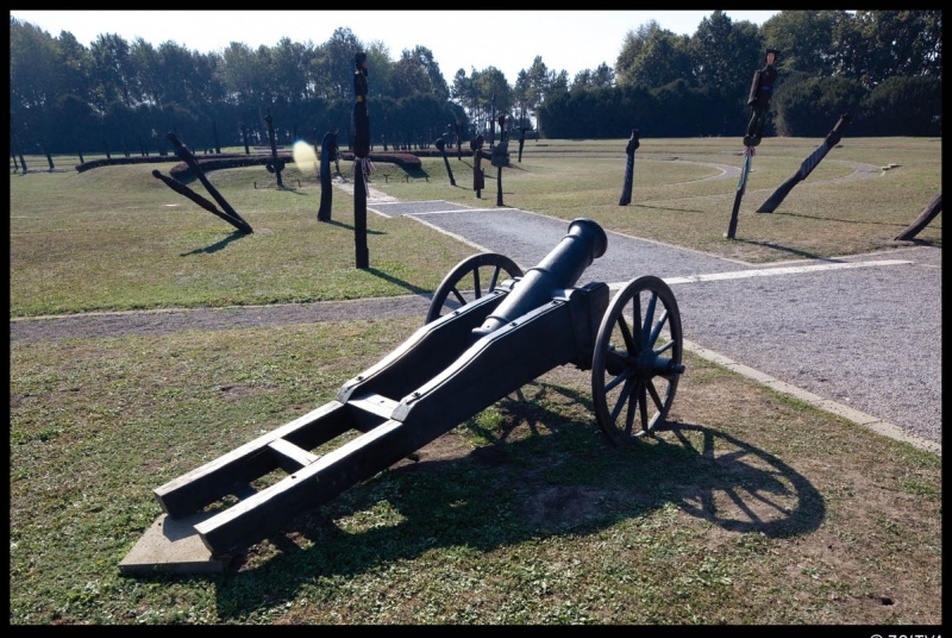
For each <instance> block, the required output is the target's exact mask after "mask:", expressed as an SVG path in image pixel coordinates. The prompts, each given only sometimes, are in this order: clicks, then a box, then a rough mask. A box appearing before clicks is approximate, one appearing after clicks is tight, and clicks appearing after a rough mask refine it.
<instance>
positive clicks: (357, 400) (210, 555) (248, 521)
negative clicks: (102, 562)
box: [120, 218, 684, 573]
mask: <svg viewBox="0 0 952 638" xmlns="http://www.w3.org/2000/svg"><path fill="white" fill-rule="evenodd" d="M607 247H608V236H607V235H606V233H605V231H604V230H603V229H602V228H601V226H599V225H598V224H597V223H596V222H594V221H592V220H590V219H584V218H580V219H576V220H574V221H572V222H571V223H570V224H569V228H568V231H567V233H566V234H565V236H564V237H563V238H562V239H561V241H559V243H558V244H557V245H556V246H555V248H553V249H552V251H551V252H549V254H548V255H547V256H546V257H545V258H544V259H543V260H542V261H541V262H539V264H538V265H537V266H535V267H534V268H530V269H529V270H528V271H527V272H525V273H523V272H522V271H521V269H520V268H519V267H518V266H517V265H516V264H515V262H514V261H513V260H512V259H510V258H509V257H506V256H504V255H501V254H499V253H491V252H483V253H479V254H476V255H473V256H471V257H469V258H467V259H465V260H463V261H462V262H460V263H459V264H458V265H457V266H456V267H455V268H454V269H452V270H451V271H450V272H449V273H448V274H447V275H446V277H445V278H444V279H443V281H442V282H441V284H440V285H439V287H438V288H437V290H436V292H435V293H434V295H433V299H432V302H431V305H430V308H429V312H428V313H427V316H426V321H425V323H424V325H423V326H422V327H421V328H419V329H418V330H417V331H416V332H415V333H414V334H413V335H412V336H410V337H409V338H408V339H407V340H406V341H405V342H403V343H402V344H401V345H400V346H398V347H397V348H396V349H394V350H393V351H392V352H390V353H389V354H387V355H386V356H384V357H383V359H381V360H380V361H379V362H378V363H376V364H375V365H373V366H371V367H370V368H368V369H366V370H364V371H363V372H361V373H359V374H357V375H356V376H355V377H353V378H352V379H351V380H349V381H347V382H346V383H344V384H343V386H342V387H341V388H340V389H339V391H338V392H337V395H336V397H335V399H334V400H332V401H330V402H328V403H326V404H324V405H322V406H320V407H318V408H317V409H315V410H313V411H311V412H309V413H307V414H305V415H303V416H301V417H299V418H297V419H295V420H293V421H291V422H290V423H287V424H285V425H283V426H281V427H279V428H277V429H275V430H273V431H271V432H270V433H268V434H265V435H263V436H260V437H258V438H256V439H255V440H253V441H251V442H249V443H247V444H245V445H243V446H241V447H238V448H237V449H235V450H233V451H231V452H229V453H227V454H225V455H223V456H221V457H219V458H217V459H215V460H213V461H211V462H209V463H207V464H205V465H203V466H201V467H199V468H197V469H195V470H193V471H191V472H188V473H186V474H184V475H182V476H180V477H178V478H175V479H173V480H171V481H169V482H168V483H166V484H165V485H162V486H161V487H159V488H157V489H155V490H154V495H155V497H156V498H157V499H158V501H159V503H160V504H161V506H162V509H163V511H164V514H162V515H161V516H160V517H159V518H158V519H157V520H156V522H155V524H154V525H153V526H152V528H151V529H150V530H148V531H147V532H146V533H145V534H144V535H143V537H142V539H141V540H140V541H139V543H138V544H137V545H136V547H134V548H133V550H132V551H131V552H130V553H129V554H128V555H127V556H126V558H125V559H124V560H123V562H122V564H121V565H120V569H121V570H122V571H124V572H126V573H142V572H151V571H156V570H160V571H176V572H195V571H219V570H221V569H222V568H223V567H224V565H225V564H226V563H227V559H228V557H229V555H230V554H232V553H234V552H236V551H238V550H241V549H242V548H244V547H247V546H248V545H251V544H254V543H256V542H258V541H260V540H263V539H265V538H267V537H268V536H269V535H270V534H274V533H278V532H280V531H281V530H282V529H283V528H284V527H285V526H286V525H287V524H288V523H289V522H290V520H291V519H292V518H293V517H294V516H296V515H297V514H299V513H300V512H301V511H303V510H306V509H311V508H315V507H318V506H320V505H321V504H323V503H326V502H328V501H330V500H331V499H333V498H334V497H336V496H337V495H339V494H340V493H342V492H343V491H344V490H346V489H348V488H350V487H352V486H354V485H356V484H358V483H360V482H361V481H364V480H366V479H369V478H371V477H373V476H374V475H375V474H377V473H379V472H381V471H383V470H385V469H387V468H388V467H390V466H391V465H393V464H394V463H396V462H398V461H400V460H401V459H404V458H406V457H408V456H411V455H412V454H413V453H414V452H416V451H417V450H419V449H420V448H422V447H423V446H425V445H426V444H428V443H430V442H431V441H433V440H434V439H436V438H437V437H439V436H440V435H442V434H444V433H446V432H448V431H449V430H451V429H452V428H454V427H456V426H457V425H459V424H460V423H461V422H463V421H465V420H466V419H468V418H470V417H472V416H474V415H476V414H477V413H479V412H480V411H482V410H483V409H485V408H487V407H489V406H490V405H492V404H493V403H495V402H496V401H498V400H500V399H503V398H505V397H506V396H507V395H509V394H511V393H513V392H515V391H517V390H518V389H519V388H521V387H522V386H524V385H525V384H527V383H530V382H532V381H533V380H534V379H536V378H537V377H539V376H541V375H542V374H544V373H546V372H548V371H549V370H551V369H553V368H555V367H557V366H562V365H567V364H571V365H574V366H576V367H578V368H579V369H581V370H591V382H592V395H593V405H594V407H595V420H596V421H597V423H598V425H599V426H600V428H601V429H602V430H603V431H604V433H605V434H606V436H607V437H608V439H609V440H610V441H612V442H613V443H616V444H623V443H624V442H625V441H627V440H629V439H630V438H632V437H637V436H640V435H641V434H643V433H645V432H648V431H650V430H652V429H654V428H656V427H658V426H659V425H660V424H661V423H662V422H663V421H664V420H665V418H666V417H667V414H668V412H669V410H670V407H671V404H672V402H673V400H674V395H675V391H676V389H677V386H678V380H679V378H680V376H681V374H682V373H683V372H684V364H683V363H682V353H683V339H682V334H681V315H680V312H679V310H678V305H677V302H676V301H675V298H674V295H673V294H672V292H671V290H670V288H669V287H668V286H667V284H665V283H664V282H663V281H662V280H661V279H660V278H658V277H655V276H651V275H646V276H642V277H638V278H635V279H632V280H631V281H629V282H628V283H627V285H624V286H623V287H622V288H621V289H620V290H619V291H618V292H617V293H615V295H614V297H612V298H611V299H609V287H608V284H606V283H603V282H591V283H588V284H586V285H583V286H581V287H576V286H575V284H576V282H577V281H578V280H579V278H580V277H581V275H582V274H583V272H584V271H585V269H586V268H587V267H588V266H589V265H591V263H592V262H593V261H594V260H595V259H597V258H598V257H601V256H602V255H603V254H604V253H605V251H606V250H607ZM335 446H336V447H335ZM276 474H277V475H279V478H275V475H276ZM266 483H269V484H266Z"/></svg>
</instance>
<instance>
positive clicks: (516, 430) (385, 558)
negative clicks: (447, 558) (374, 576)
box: [215, 382, 826, 621]
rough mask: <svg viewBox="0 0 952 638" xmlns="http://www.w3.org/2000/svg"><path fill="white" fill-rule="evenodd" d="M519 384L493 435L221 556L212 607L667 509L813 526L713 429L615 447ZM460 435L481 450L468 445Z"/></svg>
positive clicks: (401, 466) (798, 494) (570, 396)
mask: <svg viewBox="0 0 952 638" xmlns="http://www.w3.org/2000/svg"><path fill="white" fill-rule="evenodd" d="M523 389H524V390H530V389H531V391H532V392H533V395H534V396H533V397H531V400H530V401H525V400H521V398H522V393H521V392H519V393H517V395H518V397H519V398H513V396H516V395H511V396H510V397H509V398H506V399H504V400H503V401H500V402H499V403H498V404H497V405H496V407H497V409H498V410H499V411H500V413H501V414H502V422H503V423H504V425H502V426H500V427H499V428H496V429H494V430H493V431H492V432H489V431H486V430H485V429H483V428H482V427H481V426H480V425H479V424H478V423H479V421H478V419H471V420H470V421H469V422H467V423H466V424H463V425H462V426H460V427H459V428H457V429H455V430H452V431H450V432H449V433H448V434H447V435H444V436H443V437H441V438H440V439H437V441H436V442H434V444H431V445H435V444H436V445H438V446H439V447H438V448H436V452H435V453H434V451H433V450H434V448H428V447H424V448H423V449H422V450H421V452H422V460H420V461H418V462H415V461H412V460H405V461H402V462H400V463H398V464H396V465H395V466H393V467H391V468H390V469H389V470H387V471H385V472H382V473H381V474H379V475H378V476H377V477H375V478H374V479H372V480H371V481H368V482H366V483H363V484H361V485H359V486H355V487H353V488H351V489H349V490H347V491H345V492H344V493H343V494H341V495H340V496H339V497H337V498H336V499H334V500H333V501H331V502H329V503H327V504H325V505H324V506H322V507H320V508H318V509H316V510H312V511H307V512H302V514H301V515H299V516H298V517H297V518H296V519H294V522H293V523H292V524H291V526H290V527H289V528H288V529H287V530H286V531H285V532H284V533H282V534H275V535H272V536H271V537H270V538H269V539H268V540H267V541H266V542H263V543H260V544H258V545H256V546H254V547H252V548H249V550H248V551H247V552H245V553H244V554H242V555H239V556H235V557H234V560H233V562H232V565H231V567H230V568H229V572H230V574H229V575H226V576H217V577H215V578H216V580H217V581H218V582H217V585H216V586H217V588H218V600H219V603H218V608H219V609H220V610H229V611H228V613H227V614H225V615H228V616H232V617H235V618H240V617H244V616H247V615H248V614H250V613H252V612H253V611H254V610H256V609H258V608H260V607H263V606H269V607H271V606H274V605H275V604H276V601H282V600H292V599H293V598H294V597H295V596H296V595H299V593H300V585H301V583H303V582H312V581H313V580H314V579H315V577H316V576H320V577H329V578H332V579H333V578H334V577H337V576H341V577H344V578H348V577H352V576H354V575H357V574H362V573H365V572H367V571H370V570H373V569H375V568H377V567H379V566H380V565H386V564H388V563H394V562H399V561H405V560H413V559H415V558H417V557H419V556H420V555H422V554H424V553H425V552H427V551H428V550H432V549H433V548H437V547H453V546H459V547H466V548H467V551H476V552H480V553H483V552H491V551H493V550H495V549H498V548H500V547H505V546H510V545H518V544H520V543H523V542H525V541H528V540H530V539H539V538H546V537H551V536H559V535H568V534H571V535H572V536H574V537H581V536H586V535H590V534H594V533H596V532H598V531H599V530H602V529H605V528H607V527H610V526H612V525H614V524H616V523H618V522H620V521H623V520H626V519H632V518H639V517H645V516H647V515H649V514H651V513H652V512H654V511H656V510H659V509H661V508H663V507H665V506H668V505H672V504H673V505H674V506H675V507H677V508H679V509H680V510H681V511H683V512H685V513H687V514H689V515H691V516H695V517H698V518H701V519H704V520H706V521H709V522H710V523H712V524H714V525H717V526H719V527H721V528H722V529H724V530H727V531H730V532H735V533H755V534H763V535H765V536H767V537H769V538H783V537H790V536H797V535H803V534H806V533H808V532H810V531H813V530H815V529H817V528H818V527H819V526H820V524H821V523H822V521H823V520H824V518H825V515H826V508H825V504H824V501H823V498H822V496H821V495H820V493H819V492H818V491H817V490H816V488H815V487H813V485H812V484H811V483H810V482H809V481H808V480H807V479H806V478H805V477H803V476H802V475H800V474H798V473H797V472H796V471H794V470H793V469H792V468H791V467H789V466H787V465H785V464H784V463H783V462H782V461H780V460H779V459H778V458H776V457H775V456H773V455H771V454H768V453H767V452H765V451H764V450H761V449H758V448H756V447H754V446H752V445H749V444H747V443H745V442H743V441H740V440H738V439H735V438H733V437H731V436H729V435H727V434H725V433H723V432H719V431H717V430H715V429H713V428H709V427H705V426H701V425H696V424H687V423H672V424H670V425H669V426H668V427H666V428H665V429H664V430H663V431H662V432H659V433H658V435H657V436H654V435H652V436H646V437H641V438H638V439H634V440H632V441H631V444H630V445H625V446H617V447H616V446H612V445H611V444H609V443H608V442H607V441H606V439H605V438H604V436H603V435H602V434H601V432H600V431H598V429H597V426H594V424H593V423H591V422H586V423H580V422H579V421H578V420H575V419H572V418H570V417H566V416H565V412H564V409H560V410H552V409H550V408H548V407H545V406H547V405H551V404H552V403H553V402H561V403H564V404H565V405H567V406H568V405H571V404H575V405H577V406H578V407H579V408H580V409H582V408H584V407H585V406H586V405H588V404H589V403H590V401H589V400H588V399H587V398H585V397H583V396H582V395H581V394H580V393H577V392H574V391H572V390H568V389H566V388H563V387H561V386H555V385H550V384H546V383H539V382H535V383H533V384H530V385H529V386H526V387H524V388H523ZM589 407H590V406H589ZM472 440H482V441H489V442H488V443H486V444H484V445H480V446H478V447H476V448H475V449H473V448H472V445H471V444H470V443H468V442H467V441H472ZM431 457H433V458H432V459H431ZM381 507H383V509H384V510H389V511H395V512H397V513H398V514H397V515H396V516H394V515H391V516H389V517H387V518H388V521H393V522H386V523H384V522H382V523H381V524H379V525H378V526H376V527H370V528H369V529H366V530H365V531H361V532H349V531H346V525H347V522H346V521H347V519H349V518H351V517H354V516H355V515H356V517H357V518H366V517H368V516H372V515H373V514H372V511H373V510H374V509H375V508H377V509H379V508H381ZM335 521H337V523H335ZM579 542H583V543H584V541H579ZM236 571H237V572H239V573H237V574H236V573H235V572H236ZM236 576H237V577H236ZM249 592H261V594H260V596H252V595H251V594H250V593H249ZM222 620H225V621H227V618H223V619H222Z"/></svg>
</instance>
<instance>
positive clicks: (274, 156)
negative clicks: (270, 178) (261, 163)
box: [264, 111, 284, 188]
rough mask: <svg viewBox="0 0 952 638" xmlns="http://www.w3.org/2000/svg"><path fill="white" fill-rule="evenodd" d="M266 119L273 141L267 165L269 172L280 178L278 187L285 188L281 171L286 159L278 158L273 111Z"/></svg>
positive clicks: (269, 112)
mask: <svg viewBox="0 0 952 638" xmlns="http://www.w3.org/2000/svg"><path fill="white" fill-rule="evenodd" d="M264 121H265V122H266V123H267V124H268V140H270V142H271V162H270V163H269V164H267V165H266V166H265V168H267V169H268V172H269V173H274V175H275V177H276V178H277V179H278V188H284V182H283V181H282V180H281V171H283V170H284V161H283V160H280V159H278V147H277V145H276V144H275V141H274V119H273V118H272V117H271V111H268V114H267V115H266V116H265V118H264Z"/></svg>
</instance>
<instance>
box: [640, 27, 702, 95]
mask: <svg viewBox="0 0 952 638" xmlns="http://www.w3.org/2000/svg"><path fill="white" fill-rule="evenodd" d="M689 43H690V39H689V38H688V36H686V35H685V36H679V35H676V34H675V33H674V32H672V31H669V30H667V29H662V28H660V27H658V26H657V23H654V26H653V28H650V29H649V30H648V31H647V34H646V35H645V37H644V38H643V40H641V41H640V42H639V44H638V45H637V46H635V45H632V46H631V49H632V50H637V53H635V54H633V55H632V54H631V53H626V54H625V56H626V57H625V59H626V60H628V66H627V68H626V70H625V82H624V85H625V86H642V87H645V88H649V89H652V88H657V87H661V86H664V85H666V84H670V83H671V82H674V81H675V80H685V81H687V82H689V83H691V82H693V76H692V66H693V65H692V62H693V59H692V55H691V51H690V49H689Z"/></svg>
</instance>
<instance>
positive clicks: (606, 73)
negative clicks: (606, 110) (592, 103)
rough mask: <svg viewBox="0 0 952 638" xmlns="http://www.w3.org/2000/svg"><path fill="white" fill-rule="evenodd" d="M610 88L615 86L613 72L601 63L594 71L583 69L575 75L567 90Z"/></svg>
mask: <svg viewBox="0 0 952 638" xmlns="http://www.w3.org/2000/svg"><path fill="white" fill-rule="evenodd" d="M611 86H615V71H614V70H612V68H611V67H610V66H608V65H607V64H605V63H604V62H602V63H601V64H600V65H598V67H597V68H596V69H595V70H594V71H593V70H592V69H583V70H581V71H579V72H578V73H576V74H575V77H574V78H573V79H572V85H571V86H570V87H569V89H570V90H578V89H598V88H607V87H611Z"/></svg>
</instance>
